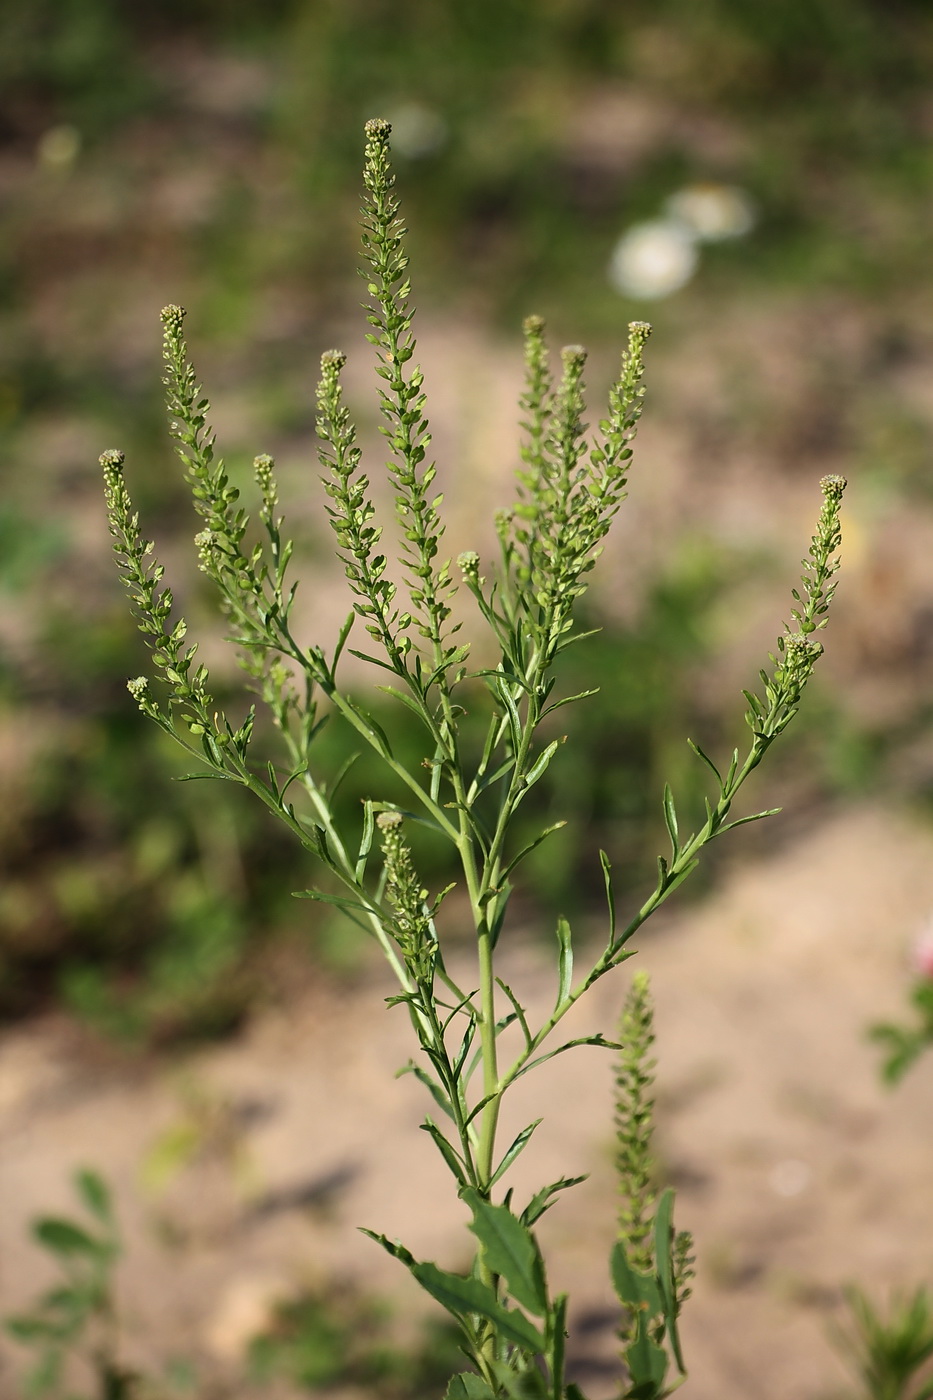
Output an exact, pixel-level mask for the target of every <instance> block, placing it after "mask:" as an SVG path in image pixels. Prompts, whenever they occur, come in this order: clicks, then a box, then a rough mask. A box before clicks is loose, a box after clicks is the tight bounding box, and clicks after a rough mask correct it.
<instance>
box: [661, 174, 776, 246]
mask: <svg viewBox="0 0 933 1400" xmlns="http://www.w3.org/2000/svg"><path fill="white" fill-rule="evenodd" d="M664 208H665V211H666V212H667V214H668V215H669V216H670V217H671V218H672V219H676V220H678V221H679V222H680V223H682V224H683V225H684V227H685V228H687V229H689V230H690V232H691V233H692V235H693V237H694V238H696V239H698V240H699V241H700V242H701V243H720V242H722V241H723V240H725V239H728V238H741V237H743V235H744V234H746V233H749V232H750V231H751V230H752V229H753V228H754V226H755V207H754V205H753V204H752V201H751V200H750V199H749V197H748V195H747V194H746V193H745V191H744V190H741V189H739V187H738V186H737V185H717V184H712V183H709V184H697V185H685V186H684V188H683V189H682V190H677V192H676V193H675V194H672V195H671V196H670V198H669V199H667V200H666V201H665V204H664Z"/></svg>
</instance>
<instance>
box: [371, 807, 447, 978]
mask: <svg viewBox="0 0 933 1400" xmlns="http://www.w3.org/2000/svg"><path fill="white" fill-rule="evenodd" d="M376 825H377V827H378V828H379V833H380V837H381V840H382V858H383V861H384V864H385V874H386V898H387V900H388V902H389V904H390V906H391V907H392V910H393V912H394V916H395V917H394V920H393V929H392V933H393V935H394V937H395V940H396V942H397V943H398V946H399V948H400V950H401V953H402V956H403V958H404V959H405V964H406V966H407V967H408V969H409V970H410V972H411V974H412V976H413V977H414V979H415V981H416V982H418V983H419V984H421V985H423V984H425V983H426V982H430V980H431V978H432V977H433V973H434V965H435V962H436V959H437V947H436V944H435V940H434V935H433V932H432V929H431V919H430V915H429V913H428V908H427V904H426V900H427V897H428V892H427V890H426V889H423V888H422V887H421V885H420V884H419V881H418V877H417V875H416V874H415V868H414V863H413V861H412V855H411V848H410V847H409V845H408V842H407V841H406V840H405V837H404V836H403V834H402V827H403V822H402V815H401V813H400V812H380V814H379V816H378V817H377V818H376Z"/></svg>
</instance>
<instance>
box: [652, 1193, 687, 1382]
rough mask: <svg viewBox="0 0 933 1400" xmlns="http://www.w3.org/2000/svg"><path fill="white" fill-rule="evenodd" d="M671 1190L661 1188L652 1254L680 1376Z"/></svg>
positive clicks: (682, 1372) (683, 1367)
mask: <svg viewBox="0 0 933 1400" xmlns="http://www.w3.org/2000/svg"><path fill="white" fill-rule="evenodd" d="M673 1222H674V1192H673V1190H672V1189H671V1187H668V1188H667V1189H666V1190H665V1191H662V1193H661V1196H660V1199H659V1200H658V1204H657V1209H656V1210H655V1213H654V1257H655V1263H656V1265H657V1270H658V1284H659V1286H660V1289H661V1296H662V1299H663V1302H664V1320H665V1323H666V1326H667V1335H668V1338H669V1340H670V1344H671V1351H672V1352H673V1354H674V1360H675V1361H676V1362H677V1369H678V1370H679V1371H680V1373H681V1375H683V1374H684V1373H685V1371H686V1367H685V1366H684V1359H683V1355H682V1353H681V1350H680V1336H679V1334H678V1331H677V1296H676V1293H675V1291H674V1267H673V1263H672V1260H671V1247H672V1245H673V1241H674V1223H673Z"/></svg>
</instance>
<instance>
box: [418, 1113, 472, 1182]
mask: <svg viewBox="0 0 933 1400" xmlns="http://www.w3.org/2000/svg"><path fill="white" fill-rule="evenodd" d="M421 1127H422V1130H423V1131H424V1132H426V1133H430V1135H431V1137H432V1138H433V1139H434V1144H435V1146H436V1147H437V1150H438V1152H439V1153H440V1154H441V1156H442V1157H443V1159H444V1161H445V1162H446V1163H447V1165H448V1167H449V1168H450V1170H451V1171H452V1172H453V1174H454V1176H455V1177H456V1178H457V1181H458V1182H459V1184H460V1185H461V1186H466V1184H467V1181H468V1177H467V1174H466V1168H465V1167H464V1164H463V1159H462V1157H461V1156H460V1154H459V1152H457V1151H456V1150H455V1148H454V1147H453V1146H452V1145H451V1143H449V1142H448V1141H447V1139H446V1138H445V1136H444V1134H443V1133H442V1132H441V1130H440V1128H439V1127H438V1126H437V1124H436V1123H432V1121H431V1119H430V1118H426V1119H425V1120H424V1122H423V1123H422V1124H421Z"/></svg>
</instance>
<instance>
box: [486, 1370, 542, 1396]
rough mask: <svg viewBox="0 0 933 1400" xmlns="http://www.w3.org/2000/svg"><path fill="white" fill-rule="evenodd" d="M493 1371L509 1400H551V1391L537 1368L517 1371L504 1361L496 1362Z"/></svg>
mask: <svg viewBox="0 0 933 1400" xmlns="http://www.w3.org/2000/svg"><path fill="white" fill-rule="evenodd" d="M492 1369H493V1372H494V1374H495V1377H496V1380H497V1381H498V1383H499V1387H500V1389H501V1390H502V1392H503V1393H504V1394H505V1395H506V1396H507V1400H551V1390H550V1388H549V1386H548V1383H547V1381H546V1380H545V1378H544V1376H543V1375H542V1374H541V1372H540V1371H539V1370H538V1368H537V1366H530V1367H525V1368H524V1369H523V1370H520V1371H516V1370H514V1369H513V1367H511V1366H509V1365H508V1364H507V1363H506V1362H504V1361H494V1362H493V1363H492Z"/></svg>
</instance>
